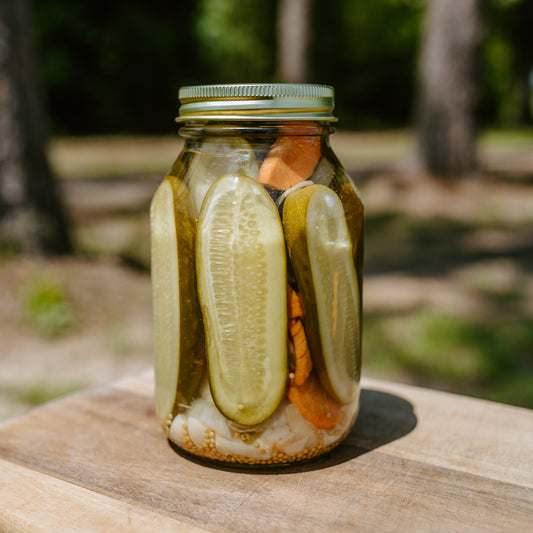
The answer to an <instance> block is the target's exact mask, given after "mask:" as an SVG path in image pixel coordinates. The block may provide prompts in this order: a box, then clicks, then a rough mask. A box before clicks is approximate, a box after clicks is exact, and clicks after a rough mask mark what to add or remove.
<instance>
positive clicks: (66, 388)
mask: <svg viewBox="0 0 533 533" xmlns="http://www.w3.org/2000/svg"><path fill="white" fill-rule="evenodd" d="M84 387H86V384H85V383H52V382H48V381H47V382H36V383H28V384H25V385H23V386H21V387H18V388H17V389H16V391H15V393H14V398H15V399H16V400H17V401H18V402H20V403H22V404H25V405H27V406H29V407H35V406H37V405H41V404H43V403H46V402H50V401H52V400H55V399H57V398H60V397H62V396H66V395H67V394H71V393H73V392H76V391H78V390H81V389H83V388H84Z"/></svg>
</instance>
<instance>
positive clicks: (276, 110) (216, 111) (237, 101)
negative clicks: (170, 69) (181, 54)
mask: <svg viewBox="0 0 533 533" xmlns="http://www.w3.org/2000/svg"><path fill="white" fill-rule="evenodd" d="M179 100H180V103H181V106H180V109H179V116H178V117H177V118H176V121H177V122H185V121H188V120H283V121H286V120H315V121H317V120H318V121H327V122H333V121H336V120H337V119H336V118H335V117H334V116H333V114H332V112H333V108H334V89H333V87H331V86H329V85H320V84H307V83H240V84H214V85H192V86H185V87H182V88H181V89H180V90H179Z"/></svg>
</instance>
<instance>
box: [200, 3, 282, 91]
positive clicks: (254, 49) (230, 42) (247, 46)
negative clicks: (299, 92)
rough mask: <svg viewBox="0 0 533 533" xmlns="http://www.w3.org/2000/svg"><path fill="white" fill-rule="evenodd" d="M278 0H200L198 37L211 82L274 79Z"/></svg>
mask: <svg viewBox="0 0 533 533" xmlns="http://www.w3.org/2000/svg"><path fill="white" fill-rule="evenodd" d="M274 8H275V2H272V1H270V2H256V1H255V0H240V1H238V2H236V1H235V0H201V1H200V7H199V10H198V15H197V19H196V26H195V27H196V38H197V40H198V46H199V48H200V52H201V56H202V60H203V62H204V64H205V67H206V68H207V69H208V71H209V74H210V77H211V82H212V83H242V82H261V81H271V77H272V72H273V71H274V70H275V66H274V50H275V45H276V42H275V38H276V31H275V12H274Z"/></svg>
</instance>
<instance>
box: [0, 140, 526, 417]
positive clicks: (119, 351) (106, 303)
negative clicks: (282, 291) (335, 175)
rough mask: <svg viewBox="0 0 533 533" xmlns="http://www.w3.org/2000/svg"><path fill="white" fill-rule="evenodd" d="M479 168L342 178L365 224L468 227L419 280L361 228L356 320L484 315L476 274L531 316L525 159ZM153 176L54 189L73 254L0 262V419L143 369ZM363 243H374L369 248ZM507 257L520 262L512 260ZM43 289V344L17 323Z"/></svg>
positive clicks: (391, 243) (390, 168)
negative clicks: (362, 269) (522, 297)
mask: <svg viewBox="0 0 533 533" xmlns="http://www.w3.org/2000/svg"><path fill="white" fill-rule="evenodd" d="M344 141H345V142H349V139H344ZM532 148H533V147H532ZM341 159H342V157H341ZM484 163H485V166H486V169H487V170H486V172H484V173H482V174H480V175H479V176H477V177H474V178H472V179H469V180H464V181H462V182H459V183H458V184H455V185H453V186H444V185H442V184H441V183H438V182H435V181H432V180H429V179H427V178H422V177H420V176H416V177H415V176H414V175H413V174H412V173H411V172H410V171H409V168H408V161H394V162H389V163H388V165H387V168H385V169H377V168H375V167H374V168H369V167H367V166H363V165H360V166H355V165H352V167H353V168H349V170H350V173H351V175H352V176H353V177H354V179H355V181H356V182H358V183H359V188H360V190H361V193H362V195H363V198H364V202H365V204H366V208H367V215H368V216H369V217H370V219H371V221H372V220H373V221H377V220H379V219H380V217H382V216H385V215H386V214H390V213H394V214H395V215H398V214H402V215H406V216H408V217H409V218H410V219H411V220H417V221H419V222H420V224H421V225H422V226H423V225H424V224H426V223H427V224H430V223H431V222H432V221H434V220H435V219H439V220H446V221H448V222H449V223H453V224H456V225H457V224H470V225H471V224H472V221H473V220H474V221H476V222H479V224H478V225H475V227H473V229H472V231H468V232H465V233H463V234H461V235H460V238H461V239H462V241H461V247H460V248H458V247H456V246H455V247H454V246H453V245H450V244H449V243H448V244H447V245H446V246H448V247H447V248H439V249H438V252H439V253H440V254H442V257H446V250H447V253H448V255H450V256H451V257H449V258H448V259H446V261H448V263H449V264H448V267H449V268H447V269H446V271H445V272H443V271H442V270H439V265H440V264H441V262H442V261H443V259H442V257H441V256H439V259H438V260H435V264H434V265H433V266H432V268H431V269H430V271H429V272H426V271H424V272H421V271H420V265H418V264H417V263H416V261H417V259H416V257H419V256H416V257H414V256H411V257H410V261H411V263H409V262H407V263H404V264H402V265H400V267H398V264H395V263H394V261H392V262H391V263H390V264H389V263H387V257H389V258H390V256H391V254H392V255H394V254H395V250H396V248H395V246H396V244H397V241H396V237H397V235H394V234H389V235H388V236H387V235H381V234H379V232H378V233H372V227H373V226H372V225H371V224H370V233H369V234H367V241H366V242H367V258H368V261H367V268H366V274H365V276H366V277H365V312H368V313H376V312H383V311H387V310H389V311H395V312H398V311H402V310H409V309H412V308H413V307H416V306H417V305H419V304H420V302H424V303H425V304H428V305H430V306H434V307H435V308H439V309H445V310H449V311H450V312H452V313H463V314H467V315H468V314H472V313H476V314H479V315H480V316H481V315H482V314H483V313H485V312H495V310H494V309H491V310H487V307H486V304H485V303H484V302H483V301H481V300H480V299H479V294H478V293H477V292H476V291H475V290H472V286H473V285H472V278H473V277H474V278H475V279H476V280H478V279H479V276H485V277H486V278H487V277H488V278H489V280H492V283H495V284H497V285H499V286H506V284H507V285H513V286H514V284H519V285H520V287H521V290H523V291H524V293H525V294H526V296H527V298H526V303H525V309H526V310H525V312H526V313H527V314H528V315H529V316H530V317H533V271H531V269H529V271H528V268H526V267H524V265H529V261H530V259H531V252H532V250H533V182H532V180H531V179H530V178H531V176H533V149H532V150H528V151H521V152H520V153H519V154H515V157H513V158H510V156H509V155H508V154H504V155H502V156H500V157H498V156H497V155H496V156H494V155H492V156H491V157H488V156H487V157H486V158H485V160H484ZM524 176H526V177H524ZM527 176H529V177H527ZM160 178H161V176H159V175H154V174H147V175H146V176H144V177H134V178H131V179H128V178H120V179H103V178H98V179H76V180H69V181H64V182H63V183H62V186H63V189H64V196H65V200H66V203H67V206H68V209H69V212H70V213H71V218H72V220H73V223H74V233H75V238H76V241H77V243H78V245H79V246H80V248H81V249H82V250H83V254H80V255H78V256H76V257H71V258H58V259H53V260H46V261H45V260H39V259H31V258H25V257H18V256H11V257H3V258H1V259H0V299H1V305H0V339H1V340H2V350H1V356H0V420H2V419H5V418H7V417H10V416H14V415H17V414H20V413H23V412H25V411H26V410H28V409H30V408H32V407H33V405H34V404H36V403H39V402H40V401H43V400H47V399H48V398H53V397H55V396H58V395H61V394H63V393H66V392H69V391H71V390H75V389H79V388H84V387H88V386H93V385H98V384H102V383H105V382H108V381H110V380H113V379H115V378H117V377H119V376H124V375H126V374H130V373H135V372H138V371H140V370H143V369H146V368H148V367H150V365H151V361H152V324H151V295H150V279H149V274H148V270H147V264H148V250H149V242H148V205H149V201H150V198H151V196H152V194H153V192H154V190H155V188H156V186H157V184H158V182H159V180H160ZM487 221H488V222H489V223H487ZM491 221H492V222H491ZM373 234H374V235H376V236H377V237H376V239H375V241H373V240H371V239H369V237H371V236H372V235H373ZM404 242H405V239H404ZM456 244H457V243H456ZM464 249H468V250H469V251H472V250H474V251H475V252H476V253H478V254H479V253H481V254H482V253H483V252H484V251H485V252H486V253H488V254H489V255H488V256H487V257H489V259H490V261H487V262H486V263H485V268H484V270H482V272H481V273H480V271H479V270H476V268H474V267H475V266H476V265H477V266H479V261H478V262H476V261H470V262H468V261H457V262H455V263H454V257H455V256H454V254H455V255H457V254H459V255H460V254H461V253H462V251H464ZM431 250H432V248H431V246H430V247H429V248H428V252H427V253H430V252H431ZM397 252H398V254H399V255H398V256H401V254H402V253H403V252H402V250H397ZM491 254H492V255H491ZM517 254H518V258H519V259H520V257H522V256H523V255H525V256H526V258H527V262H526V263H520V261H518V262H517V261H516V260H515V259H516V257H517ZM520 254H522V255H520ZM423 256H424V250H422V258H423ZM476 257H478V256H476ZM422 261H424V260H423V259H422ZM411 267H412V268H411ZM43 280H45V281H47V282H50V283H53V284H54V285H55V286H58V287H60V288H61V289H62V290H63V291H64V294H65V297H66V299H67V301H68V304H69V306H70V310H71V314H72V315H73V317H74V318H73V320H72V324H70V326H69V327H68V328H66V329H65V331H62V332H61V334H59V335H56V336H52V337H47V336H46V335H43V333H42V332H40V331H39V330H38V328H36V327H35V325H32V323H31V320H29V319H28V316H27V314H28V310H27V303H26V295H27V292H28V288H29V287H31V286H32V284H35V283H36V282H39V281H43Z"/></svg>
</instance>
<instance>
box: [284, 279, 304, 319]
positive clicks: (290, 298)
mask: <svg viewBox="0 0 533 533" xmlns="http://www.w3.org/2000/svg"><path fill="white" fill-rule="evenodd" d="M287 314H288V316H289V318H290V319H291V318H303V316H304V310H303V308H302V301H301V300H300V297H299V296H298V293H297V292H296V291H295V290H294V289H293V288H292V287H291V286H290V285H287Z"/></svg>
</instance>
